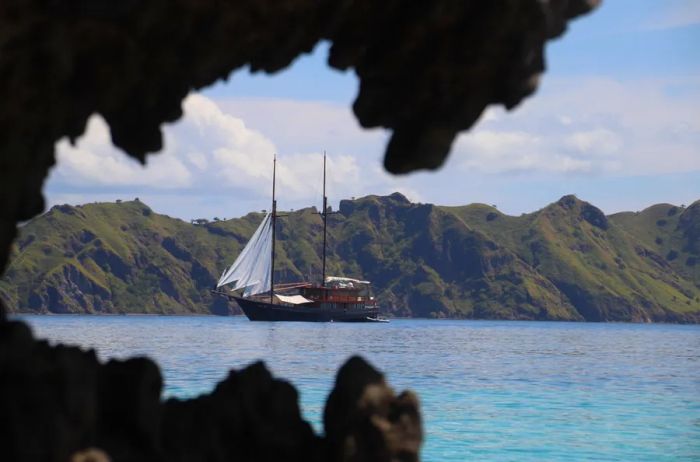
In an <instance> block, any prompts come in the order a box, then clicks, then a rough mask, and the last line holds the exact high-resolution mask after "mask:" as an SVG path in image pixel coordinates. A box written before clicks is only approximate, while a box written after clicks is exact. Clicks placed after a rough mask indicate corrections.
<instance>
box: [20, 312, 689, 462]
mask: <svg viewBox="0 0 700 462" xmlns="http://www.w3.org/2000/svg"><path fill="white" fill-rule="evenodd" d="M22 319H24V320H26V321H28V322H29V323H30V324H31V325H32V327H33V328H34V330H35V332H36V334H37V335H38V336H40V337H45V338H48V339H50V340H51V341H61V342H66V343H72V344H78V345H81V346H84V347H89V348H95V349H96V350H97V351H98V355H99V356H100V357H101V358H111V357H117V358H123V357H126V356H133V355H142V354H147V355H149V356H152V357H154V358H156V359H157V360H158V362H159V363H160V365H161V367H162V368H163V374H164V376H165V383H166V386H165V394H166V395H168V396H180V397H188V396H194V395H197V394H200V393H203V392H208V391H209V390H211V389H212V387H213V386H214V384H215V383H216V382H217V381H218V380H221V379H222V378H223V377H224V376H225V373H226V371H227V370H228V369H229V368H240V367H242V366H245V365H247V364H249V363H251V362H252V361H255V360H258V359H264V360H265V361H266V362H267V364H268V366H269V367H270V369H271V370H272V371H273V373H274V374H276V375H278V376H280V377H284V378H286V379H288V380H290V381H291V382H293V383H294V384H295V385H296V386H297V387H298V388H299V390H300V392H301V401H302V403H301V404H302V408H303V410H304V415H305V416H306V418H307V419H309V420H310V421H311V422H312V423H313V424H314V426H315V427H316V428H317V429H319V430H320V428H321V424H320V420H321V413H322V405H323V402H324V400H325V397H326V395H327V394H328V392H329V391H330V389H331V386H332V383H333V379H334V374H335V372H336V371H337V369H338V367H339V366H340V365H341V364H342V362H343V361H344V360H345V359H347V358H348V357H349V356H350V355H352V354H356V353H359V354H362V355H363V356H365V357H366V358H367V359H369V360H370V361H371V362H372V363H374V364H375V365H376V366H377V367H379V368H380V369H382V370H383V371H384V372H385V373H386V375H387V377H388V380H389V382H390V383H391V384H392V385H393V386H394V387H395V388H396V389H398V390H401V389H405V388H410V389H413V390H415V391H416V392H417V393H418V394H419V396H420V398H421V402H422V410H423V414H424V418H425V427H426V433H427V435H426V443H425V446H424V448H423V460H426V461H464V460H480V461H511V460H512V461H535V460H537V461H541V460H544V461H559V460H561V461H563V460H566V461H578V460H606V461H607V460H610V461H612V460H624V461H672V460H673V461H680V460H685V461H690V460H694V461H698V460H700V326H676V325H635V324H584V323H547V322H495V321H494V322H491V321H431V320H395V321H392V322H391V323H389V324H366V325H362V324H338V323H335V324H311V323H252V322H249V321H248V320H247V319H245V318H230V317H229V318H219V317H161V316H113V317H97V316H24V317H22Z"/></svg>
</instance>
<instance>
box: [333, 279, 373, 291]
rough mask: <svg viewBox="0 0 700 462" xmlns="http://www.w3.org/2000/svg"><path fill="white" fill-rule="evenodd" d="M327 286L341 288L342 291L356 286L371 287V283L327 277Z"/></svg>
mask: <svg viewBox="0 0 700 462" xmlns="http://www.w3.org/2000/svg"><path fill="white" fill-rule="evenodd" d="M324 282H325V283H326V284H330V285H332V286H333V287H339V288H341V289H351V288H353V287H355V286H356V285H369V284H370V282H369V281H362V280H360V279H352V278H343V277H338V276H327V277H326V279H325V281H324Z"/></svg>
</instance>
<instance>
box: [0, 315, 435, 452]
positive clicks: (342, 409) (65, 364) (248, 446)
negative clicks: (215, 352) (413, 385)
mask: <svg viewBox="0 0 700 462" xmlns="http://www.w3.org/2000/svg"><path fill="white" fill-rule="evenodd" d="M162 383H163V382H162V378H161V375H160V371H159V370H158V367H157V366H156V365H155V364H154V363H153V362H152V361H151V360H149V359H147V358H132V359H128V360H125V361H116V360H112V361H109V362H108V363H106V364H103V363H100V362H99V361H98V360H97V358H96V356H95V353H94V352H93V351H82V350H80V349H79V348H75V347H65V346H49V345H48V344H47V343H46V342H44V341H38V340H36V339H34V338H33V337H32V334H31V332H30V330H29V328H28V327H27V326H26V325H25V324H23V323H20V322H3V323H0V415H2V418H3V423H4V424H5V425H4V426H3V431H2V432H0V448H2V454H3V460H8V461H9V460H11V461H13V462H30V461H57V462H59V461H60V462H63V461H66V460H100V459H99V457H104V456H106V457H109V458H110V459H111V460H112V461H170V462H178V461H182V462H185V461H186V462H195V461H230V460H240V461H275V462H276V461H280V460H288V461H299V462H301V461H360V460H363V461H415V460H418V454H419V453H418V451H419V449H420V445H421V441H422V427H421V420H420V415H419V411H418V401H417V399H416V398H415V396H414V395H413V394H411V393H410V392H404V393H402V394H401V395H399V396H395V395H394V393H393V391H392V390H391V388H389V387H388V386H387V385H386V383H385V382H384V379H383V377H382V375H381V374H380V373H379V372H377V371H376V370H375V369H374V368H372V366H370V365H369V364H367V363H366V362H365V361H364V360H362V359H360V358H357V357H355V358H352V359H350V360H349V361H348V362H347V364H346V365H345V366H343V368H342V369H341V370H340V372H339V374H338V377H337V380H336V384H335V388H334V390H333V391H332V392H331V395H330V398H329V400H328V404H327V407H326V412H325V415H324V425H325V427H326V436H325V437H320V436H317V435H315V434H314V432H313V430H312V428H311V425H309V423H308V422H306V421H304V420H303V418H302V416H301V411H300V409H299V404H298V395H297V392H296V390H295V389H294V387H293V386H292V385H290V384H289V383H287V382H285V381H283V380H279V379H276V378H274V377H273V376H272V375H271V374H270V372H269V371H268V370H267V369H266V368H265V365H264V364H263V363H256V364H253V365H251V366H248V367H247V368H246V369H243V370H241V371H235V370H234V371H231V372H230V373H229V376H228V377H227V378H226V380H224V381H223V382H221V383H219V384H218V385H217V386H216V389H215V390H214V391H213V392H212V393H210V394H208V395H203V396H200V397H198V398H195V399H191V400H185V401H181V400H177V399H170V400H168V401H165V402H163V401H161V399H160V395H161V391H162ZM8 424H9V425H8ZM90 454H92V457H93V459H89V458H88V455H90ZM96 454H97V455H96ZM71 457H72V459H71ZM103 460H104V459H103Z"/></svg>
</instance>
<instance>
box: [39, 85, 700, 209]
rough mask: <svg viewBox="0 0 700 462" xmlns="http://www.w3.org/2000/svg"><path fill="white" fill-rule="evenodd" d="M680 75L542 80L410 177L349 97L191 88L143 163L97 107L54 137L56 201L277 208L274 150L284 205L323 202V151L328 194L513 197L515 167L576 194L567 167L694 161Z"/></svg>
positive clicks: (691, 101) (665, 166) (632, 167)
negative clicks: (159, 145)
mask: <svg viewBox="0 0 700 462" xmlns="http://www.w3.org/2000/svg"><path fill="white" fill-rule="evenodd" d="M681 80H682V81H681ZM681 80H678V79H676V81H673V82H669V81H661V80H659V81H653V80H648V81H634V82H626V83H620V82H616V81H614V80H611V79H582V78H570V79H546V78H545V80H544V82H543V87H542V88H541V90H540V92H539V94H538V95H536V96H535V97H534V98H531V99H528V100H526V101H525V102H523V104H522V105H521V106H520V107H519V108H518V109H517V110H515V111H513V112H506V111H505V110H503V109H502V108H498V107H492V108H489V109H488V110H487V111H485V113H484V115H483V116H482V118H481V120H480V121H479V123H478V124H477V126H476V127H475V128H474V129H473V130H472V131H470V132H467V133H463V134H461V135H460V136H459V137H458V139H457V141H456V143H455V146H454V148H453V152H452V154H451V155H450V157H449V159H448V162H447V164H446V166H445V167H444V168H442V169H440V170H438V171H437V172H431V173H417V174H412V175H408V176H392V175H389V174H387V173H386V172H385V171H384V170H383V169H382V167H381V161H382V157H383V152H384V148H385V144H386V140H387V138H388V134H387V132H385V131H383V130H370V131H364V130H362V129H361V128H360V127H359V126H358V125H357V122H356V121H355V119H354V116H353V115H352V111H351V109H350V108H349V107H347V106H345V105H342V104H333V103H326V102H313V101H290V100H274V99H227V100H224V101H216V102H214V101H213V100H211V99H209V98H207V97H204V96H201V95H191V96H189V97H188V98H187V99H186V100H185V102H184V103H183V108H184V113H185V115H184V117H183V118H182V119H181V120H180V121H179V122H178V123H176V124H173V125H169V126H166V127H165V129H164V153H162V154H158V155H154V156H151V157H149V160H148V165H147V166H146V168H143V167H142V166H141V165H139V164H138V163H136V162H134V161H132V160H129V159H128V158H127V157H126V156H125V155H123V154H122V153H121V152H119V151H118V150H116V149H115V148H113V147H112V146H111V143H110V140H109V133H108V129H107V127H106V126H105V124H104V122H103V121H102V119H101V118H99V117H93V118H91V120H90V123H89V125H88V130H87V132H86V134H85V135H84V136H83V137H82V138H81V139H79V141H78V143H77V146H75V147H73V146H70V144H69V143H68V142H67V141H65V140H63V141H61V142H59V143H58V144H57V151H58V165H57V167H56V168H55V169H54V171H53V173H52V175H51V178H50V180H49V182H48V188H47V190H48V191H49V194H50V195H51V196H52V197H49V202H50V203H55V200H54V199H55V198H57V197H61V198H69V197H70V198H72V199H71V201H73V202H92V201H94V200H95V198H96V197H106V198H108V197H115V198H116V197H123V198H125V199H126V198H129V197H134V196H139V197H141V198H142V199H145V200H146V201H147V203H149V204H153V205H154V206H156V205H158V207H161V208H160V209H159V208H157V210H159V211H165V212H167V213H170V214H171V215H175V216H180V217H183V218H192V217H200V216H214V215H218V216H228V217H231V216H236V215H242V214H244V213H246V212H248V211H250V210H256V209H263V208H265V209H266V208H269V197H270V187H271V179H272V169H271V161H272V156H273V154H274V153H277V154H278V160H279V162H278V171H277V174H278V176H277V180H278V183H277V188H278V189H277V190H278V199H279V205H280V207H281V208H295V209H298V208H300V207H304V206H308V205H313V204H315V205H317V206H318V205H320V202H321V179H322V170H321V169H322V155H323V154H322V153H323V150H324V149H326V150H327V151H328V153H329V157H328V162H329V165H328V196H329V199H330V200H331V203H333V204H335V203H337V201H338V200H339V199H343V198H348V197H352V196H355V197H360V196H363V195H366V194H388V193H391V192H394V191H399V192H402V193H404V194H405V195H406V196H407V197H409V198H410V199H411V200H414V201H421V202H436V203H468V202H471V201H473V200H475V199H474V198H475V197H479V198H480V199H479V200H481V201H486V202H489V203H491V202H492V201H498V203H499V205H500V204H504V208H505V207H506V205H505V204H507V201H508V200H511V201H517V200H518V199H517V198H515V199H514V198H511V199H507V198H506V197H505V194H506V193H505V192H503V193H501V192H499V191H500V190H501V189H502V188H503V187H507V186H508V185H509V184H511V183H510V182H511V181H512V179H513V178H514V177H513V175H512V174H513V173H517V174H518V175H517V176H518V178H520V179H523V180H524V179H528V178H530V179H533V178H539V179H541V178H546V179H547V181H550V182H556V181H559V182H561V184H562V188H563V189H564V190H563V191H561V192H562V193H567V192H575V191H571V190H569V189H568V188H569V186H568V185H570V184H572V183H571V180H572V179H576V178H578V179H583V180H584V181H585V179H586V178H589V177H590V176H592V175H593V176H597V177H598V178H603V177H608V178H613V177H615V178H623V177H627V178H632V177H634V176H639V175H647V176H649V175H664V174H684V173H687V172H692V171H700V155H698V154H699V152H698V150H699V148H698V147H699V146H700V109H698V108H700V105H698V104H696V103H697V101H698V91H699V90H698V89H700V82H699V81H698V79H681ZM670 86H674V87H673V88H674V91H669V88H670ZM679 88H680V89H682V91H683V94H682V95H680V96H679V94H678V89H679ZM674 92H675V93H674ZM533 181H534V180H533ZM537 181H541V180H537ZM499 182H500V183H499ZM496 184H499V185H501V186H499V188H500V189H499V188H497V187H496V186H493V185H496ZM579 184H581V183H580V182H579ZM559 191H560V190H559V189H557V192H556V194H559V193H560V192H559ZM499 194H501V195H500V196H499ZM689 195H691V196H692V191H691V192H690V193H689ZM79 197H83V199H82V200H80V199H79ZM178 197H179V198H180V199H178ZM549 199H553V198H549V197H547V199H542V200H543V201H544V200H549ZM684 200H686V199H684ZM168 204H169V205H168ZM537 205H541V204H539V203H538V204H537Z"/></svg>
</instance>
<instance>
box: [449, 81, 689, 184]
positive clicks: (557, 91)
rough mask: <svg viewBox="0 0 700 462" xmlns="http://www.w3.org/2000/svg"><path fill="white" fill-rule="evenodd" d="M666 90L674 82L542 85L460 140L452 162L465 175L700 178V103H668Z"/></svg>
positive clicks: (678, 100)
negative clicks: (698, 173)
mask: <svg viewBox="0 0 700 462" xmlns="http://www.w3.org/2000/svg"><path fill="white" fill-rule="evenodd" d="M669 84H674V82H664V81H637V82H631V83H624V84H623V83H620V82H616V81H614V80H610V79H581V78H578V79H566V80H554V81H546V82H545V84H544V87H543V89H542V90H541V92H540V94H539V95H537V96H536V97H535V98H534V99H532V100H527V101H525V102H524V103H523V104H522V105H521V106H520V107H519V108H518V109H517V110H516V111H514V112H513V113H511V114H506V113H505V111H503V110H501V113H502V114H499V115H496V116H493V117H489V118H485V120H482V122H481V123H480V124H478V125H477V127H475V129H474V130H473V131H471V132H469V133H464V134H462V135H460V136H459V138H458V140H457V143H456V144H455V148H454V150H453V151H454V152H453V156H454V158H455V159H458V161H459V164H460V165H461V167H462V168H463V169H468V170H470V171H473V170H476V171H479V172H486V173H506V172H514V171H517V172H529V173H538V172H544V173H563V174H567V175H569V174H592V173H594V174H618V175H620V174H621V175H648V174H661V173H682V172H687V171H691V170H699V169H700V155H699V154H700V152H699V151H700V148H699V146H700V109H699V106H698V105H697V99H698V98H697V95H695V94H693V95H690V96H689V97H687V98H678V97H673V96H670V95H669V92H668V91H667V87H668V85H669ZM691 87H692V85H691ZM561 114H565V115H561Z"/></svg>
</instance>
